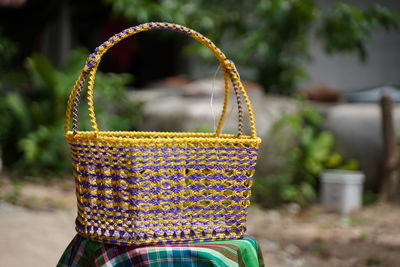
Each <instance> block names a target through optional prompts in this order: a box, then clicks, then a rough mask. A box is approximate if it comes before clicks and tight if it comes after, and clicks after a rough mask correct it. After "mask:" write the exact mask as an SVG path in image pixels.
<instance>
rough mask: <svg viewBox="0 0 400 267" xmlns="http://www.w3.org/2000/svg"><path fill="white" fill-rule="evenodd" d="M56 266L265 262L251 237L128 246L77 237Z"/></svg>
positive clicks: (201, 265)
mask: <svg viewBox="0 0 400 267" xmlns="http://www.w3.org/2000/svg"><path fill="white" fill-rule="evenodd" d="M57 266H59V267H66V266H68V267H72V266H73V267H92V266H93V267H100V266H102V267H106V266H107V267H109V266H118V267H125V266H126V267H128V266H134V267H142V266H151V267H153V266H154V267H164V266H165V267H171V266H198V267H206V266H207V267H208V266H222V267H223V266H226V267H233V266H247V267H258V266H264V263H263V257H262V254H261V251H260V248H259V246H258V243H257V241H256V240H255V239H254V238H252V237H249V236H245V237H244V238H242V239H238V240H229V241H214V242H201V243H190V244H175V245H155V246H143V247H128V246H117V245H108V244H102V243H97V242H94V241H91V240H89V239H86V238H84V237H81V236H79V235H76V236H75V238H74V239H73V240H72V241H71V243H70V244H69V245H68V247H67V248H66V250H65V251H64V253H63V255H62V256H61V259H60V261H59V262H58V264H57Z"/></svg>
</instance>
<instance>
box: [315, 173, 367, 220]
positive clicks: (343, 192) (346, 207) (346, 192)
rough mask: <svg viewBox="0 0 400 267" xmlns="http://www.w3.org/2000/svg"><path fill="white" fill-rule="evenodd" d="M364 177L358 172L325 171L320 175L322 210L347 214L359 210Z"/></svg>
mask: <svg viewBox="0 0 400 267" xmlns="http://www.w3.org/2000/svg"><path fill="white" fill-rule="evenodd" d="M364 179H365V175H364V174H363V173H362V172H359V171H345V170H326V171H324V172H323V173H322V175H321V186H322V190H321V191H322V194H321V198H322V199H321V200H322V206H323V208H324V210H326V211H330V212H339V213H341V214H348V213H350V212H353V211H356V210H359V209H361V207H362V188H363V183H364Z"/></svg>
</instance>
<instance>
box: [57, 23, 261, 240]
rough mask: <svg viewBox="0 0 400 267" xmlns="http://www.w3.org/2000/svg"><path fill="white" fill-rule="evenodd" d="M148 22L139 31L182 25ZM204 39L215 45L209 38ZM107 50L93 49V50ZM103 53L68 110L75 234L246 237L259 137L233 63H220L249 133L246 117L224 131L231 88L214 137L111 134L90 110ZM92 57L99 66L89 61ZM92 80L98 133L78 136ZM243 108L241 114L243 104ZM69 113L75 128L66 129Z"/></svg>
mask: <svg viewBox="0 0 400 267" xmlns="http://www.w3.org/2000/svg"><path fill="white" fill-rule="evenodd" d="M145 25H146V26H143V27H140V26H138V27H137V29H150V28H149V27H150V26H151V25H155V26H157V27H156V28H160V27H161V26H165V28H170V27H175V28H176V27H178V26H179V25H178V26H176V25H175V24H168V23H151V24H145ZM149 25H150V26H149ZM160 25H161V26H160ZM171 25H175V26H171ZM146 27H147V28H146ZM181 27H183V26H179V29H182V30H183V31H189V32H190V33H192V34H195V35H196V36H198V35H199V34H198V33H196V32H194V31H193V30H190V29H187V28H185V27H183V28H181ZM135 29H136V27H135ZM124 32H125V31H124ZM128 33H129V32H128ZM133 33H134V32H132V33H131V34H133ZM115 36H118V35H115ZM119 36H120V37H121V38H122V37H124V38H125V37H126V36H125V35H119ZM198 38H200V37H198ZM111 39H113V38H111ZM196 39H197V38H196ZM113 40H114V42H115V39H113ZM200 40H205V42H207V44H210V43H209V42H208V41H207V40H208V39H204V38H202V37H201V38H200ZM210 42H211V41H210ZM106 43H107V42H106ZM108 43H109V45H110V46H111V45H113V43H111V42H108ZM101 47H103V45H102V46H101ZM107 48H108V47H107V46H106V47H105V48H104V49H107ZM104 49H96V50H95V53H96V52H99V51H103V52H104ZM210 49H211V48H210ZM211 50H213V49H211ZM217 51H220V50H217ZM99 53H100V52H99ZM214 54H215V53H214ZM101 55H102V54H101V53H100V54H98V55H97V54H96V55H95V56H92V55H91V56H90V57H89V59H88V61H87V62H86V64H85V67H84V70H83V71H82V74H81V76H80V77H79V78H78V81H77V82H76V84H75V87H74V89H73V91H72V93H71V96H70V99H69V101H68V107H67V121H66V126H65V129H66V132H65V137H66V140H67V142H68V143H69V146H70V150H71V153H72V160H73V170H74V176H75V182H76V196H77V200H78V216H77V219H76V230H77V231H78V233H79V234H80V235H82V236H84V237H87V238H89V239H91V240H95V241H99V242H103V243H109V244H118V245H149V244H166V243H169V244H172V243H185V242H198V241H214V240H229V239H237V238H241V237H242V236H243V234H244V232H245V229H246V228H245V224H246V217H247V209H248V207H249V205H250V187H251V184H252V176H253V174H254V168H255V164H256V160H257V152H258V146H259V143H260V139H259V138H258V137H257V136H256V132H255V122H254V115H253V112H252V108H251V105H250V101H249V99H248V97H247V94H246V91H245V90H244V88H243V86H242V84H241V82H240V79H239V76H238V74H237V71H236V69H235V67H234V66H233V63H232V62H231V61H229V60H226V58H225V56H223V60H222V61H220V62H221V64H222V66H223V67H224V72H225V73H226V74H227V75H228V76H229V78H230V80H231V81H232V84H233V85H234V87H235V88H236V89H237V93H240V94H241V96H242V97H243V99H244V101H245V103H246V105H247V110H248V114H249V117H250V127H251V131H252V133H251V136H246V135H243V134H242V133H241V120H240V119H241V116H239V134H238V135H232V134H221V133H219V130H220V128H221V125H222V121H223V117H224V115H225V111H226V105H227V101H228V93H227V90H228V89H229V87H228V86H226V91H225V101H224V106H223V110H222V113H221V118H220V122H219V124H218V126H217V129H216V132H215V133H173V132H111V131H99V130H98V129H97V123H96V120H95V116H94V109H93V105H92V104H93V94H92V92H93V84H94V78H93V77H94V74H95V72H96V69H97V64H98V62H99V60H100V57H101ZM218 55H219V56H221V55H223V54H222V52H220V53H218ZM93 58H96V60H97V61H95V62H92V61H93ZM87 77H89V83H88V103H89V115H90V117H91V121H92V127H93V131H77V129H76V126H77V119H78V117H77V115H76V112H75V111H74V106H75V107H77V106H78V104H79V98H80V94H81V90H82V87H83V84H84V83H85V80H86V79H87ZM226 81H227V80H226ZM238 105H239V109H240V108H241V107H240V100H239V99H238ZM241 112H242V111H241ZM71 113H72V115H73V125H74V130H73V131H69V123H70V116H71Z"/></svg>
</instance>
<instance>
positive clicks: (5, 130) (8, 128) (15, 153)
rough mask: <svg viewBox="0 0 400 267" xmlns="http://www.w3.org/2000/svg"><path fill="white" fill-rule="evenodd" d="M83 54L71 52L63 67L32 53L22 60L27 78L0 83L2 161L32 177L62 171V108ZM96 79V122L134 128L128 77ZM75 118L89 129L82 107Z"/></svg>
mask: <svg viewBox="0 0 400 267" xmlns="http://www.w3.org/2000/svg"><path fill="white" fill-rule="evenodd" d="M87 54H88V52H87V51H86V50H84V49H78V50H75V51H73V52H72V53H71V56H70V58H69V60H68V61H67V62H66V64H65V65H64V67H63V69H62V70H58V69H56V68H54V66H52V64H51V63H50V62H49V61H48V60H47V59H46V58H45V57H44V56H42V55H40V54H33V55H32V56H31V57H30V58H28V59H27V60H26V64H25V68H26V77H25V79H26V81H21V82H20V84H19V86H18V87H14V88H13V89H12V90H6V89H5V86H4V87H0V104H1V105H0V113H1V114H2V116H0V144H1V148H2V152H3V158H4V162H5V164H6V165H7V166H9V167H12V168H13V170H23V171H22V172H23V173H24V174H29V175H35V176H36V175H38V174H41V175H44V174H46V173H52V174H54V173H56V172H62V171H64V170H65V169H66V168H67V167H68V166H69V154H68V152H67V149H66V144H65V141H64V136H63V123H64V117H65V107H66V102H67V99H68V96H69V93H70V90H71V88H72V86H73V84H74V82H75V79H76V78H77V77H78V74H79V72H80V70H81V68H82V66H83V62H84V60H85V57H86V55H87ZM96 78H97V80H96V82H97V84H96V93H98V97H96V101H95V102H96V106H95V108H96V111H97V112H98V113H99V114H101V115H100V116H99V117H98V121H99V123H100V126H103V127H104V128H106V129H107V130H122V129H125V130H130V129H133V128H135V126H136V125H137V122H138V115H139V110H140V105H139V104H135V103H131V102H130V101H129V100H128V99H127V96H126V88H125V84H126V83H128V82H129V81H130V80H131V79H132V77H131V76H130V75H128V74H113V73H110V74H104V73H99V74H98V75H97V77H96ZM82 109H84V107H81V110H82ZM80 118H81V121H82V125H81V129H88V125H89V122H88V119H87V116H85V113H84V112H81V114H80Z"/></svg>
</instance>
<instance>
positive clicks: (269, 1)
mask: <svg viewBox="0 0 400 267" xmlns="http://www.w3.org/2000/svg"><path fill="white" fill-rule="evenodd" d="M103 1H104V2H105V3H106V4H109V5H111V6H112V9H113V11H114V14H116V15H120V16H123V17H125V18H126V19H128V20H131V21H133V22H134V23H143V22H148V21H170V22H176V23H179V24H183V25H187V26H189V27H192V28H195V29H197V30H199V31H201V32H204V33H205V34H206V35H207V36H209V37H210V38H211V39H213V40H216V41H218V40H221V39H222V40H223V41H224V43H226V47H222V48H223V50H224V51H226V52H227V55H228V56H229V57H232V58H233V59H235V60H237V62H238V63H239V64H241V65H247V66H249V67H251V68H253V69H254V70H256V73H257V77H258V82H260V83H261V84H262V86H263V87H264V89H265V91H266V92H273V93H278V94H287V95H290V94H292V93H293V92H294V90H295V89H296V86H297V83H298V82H299V81H300V80H301V79H303V78H305V77H306V76H307V73H306V69H305V67H304V66H305V63H307V61H308V60H309V59H310V55H309V42H310V41H311V40H312V39H311V38H310V37H311V36H312V35H315V34H316V36H317V37H319V38H320V39H321V40H322V43H323V47H324V48H325V51H326V52H327V53H334V52H351V53H356V54H358V55H359V57H360V59H361V60H365V59H366V57H367V54H366V49H365V45H366V43H367V42H368V41H369V40H370V39H371V34H372V31H373V30H375V29H379V28H384V29H385V30H387V31H389V30H394V29H396V30H397V19H398V18H399V14H398V12H395V11H391V10H389V9H387V8H384V7H382V6H380V5H374V6H371V7H368V8H367V9H365V10H360V9H357V8H355V7H352V6H350V5H347V4H343V3H340V2H338V3H337V4H336V6H335V7H333V8H331V9H327V10H321V9H319V8H318V7H317V5H316V3H315V1H314V0H247V1H229V0H219V1H206V0H198V1H185V0H152V1H148V0H138V1H128V0H103ZM196 47H197V49H198V50H199V49H200V51H201V53H200V54H201V55H206V56H208V57H209V58H211V56H212V55H211V53H209V52H208V51H206V49H205V48H204V47H201V48H200V46H198V45H197V46H196Z"/></svg>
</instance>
